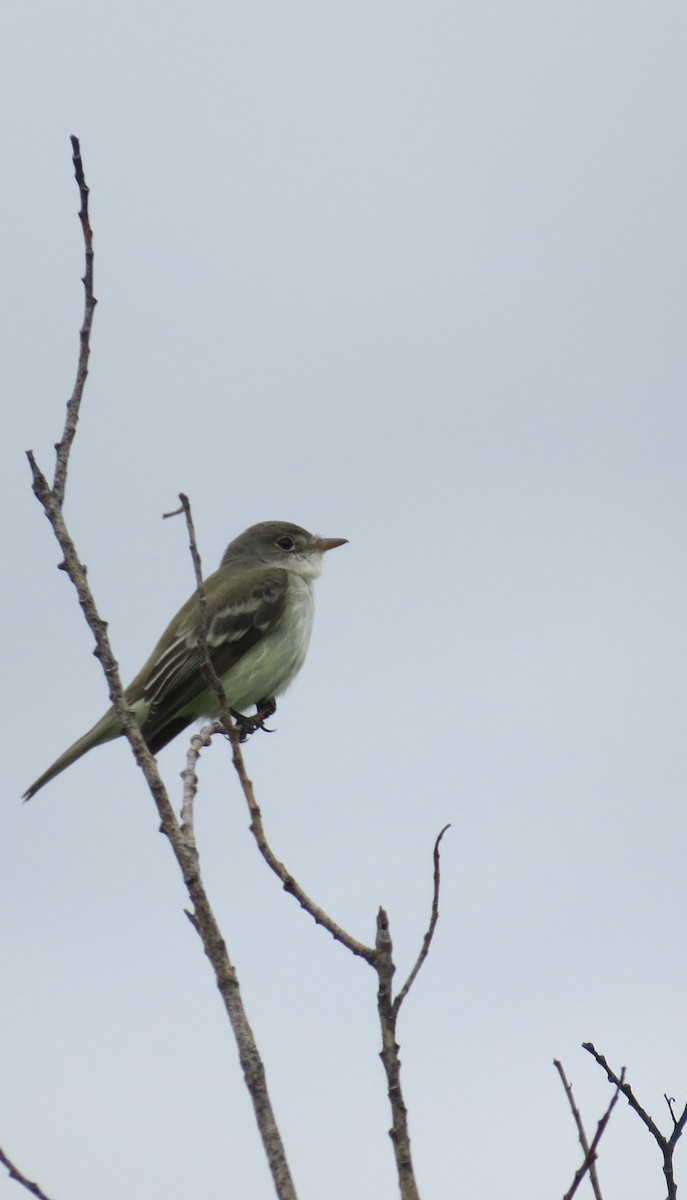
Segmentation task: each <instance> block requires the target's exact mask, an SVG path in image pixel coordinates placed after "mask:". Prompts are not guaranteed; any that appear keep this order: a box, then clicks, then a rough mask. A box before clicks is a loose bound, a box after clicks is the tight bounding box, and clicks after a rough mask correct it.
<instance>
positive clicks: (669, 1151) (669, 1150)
mask: <svg viewBox="0 0 687 1200" xmlns="http://www.w3.org/2000/svg"><path fill="white" fill-rule="evenodd" d="M582 1048H583V1050H586V1051H588V1053H589V1054H591V1056H592V1058H594V1059H595V1060H596V1062H597V1063H598V1064H599V1066H600V1067H602V1068H603V1070H604V1071H605V1072H606V1077H607V1078H608V1079H609V1080H610V1082H611V1083H613V1084H615V1086H616V1087H617V1088H618V1089H619V1090H620V1091H621V1092H622V1093H623V1096H624V1097H625V1099H626V1100H627V1102H628V1104H629V1105H630V1108H632V1109H634V1111H635V1112H636V1114H637V1116H638V1117H639V1119H640V1120H641V1121H642V1122H643V1123H644V1125H646V1127H647V1129H648V1130H649V1132H650V1134H651V1135H652V1137H653V1138H654V1140H655V1141H656V1143H657V1145H658V1147H659V1149H660V1151H661V1154H662V1156H663V1174H664V1176H665V1181H666V1186H667V1188H668V1198H667V1200H676V1197H677V1183H676V1182H675V1172H674V1169H673V1154H674V1152H675V1147H676V1145H677V1143H678V1141H679V1139H680V1137H681V1136H682V1132H683V1130H684V1128H685V1125H687V1104H686V1105H685V1107H684V1109H683V1110H682V1113H681V1114H680V1116H679V1117H678V1119H677V1121H676V1120H675V1117H674V1116H673V1112H672V1108H671V1116H672V1117H673V1132H672V1133H671V1135H670V1137H669V1138H667V1137H665V1135H664V1134H662V1133H661V1131H660V1129H659V1128H658V1125H656V1123H655V1121H653V1120H652V1119H651V1117H650V1116H649V1114H648V1112H647V1111H646V1109H645V1108H642V1105H641V1104H640V1103H639V1100H638V1099H637V1097H636V1096H635V1094H634V1092H633V1091H632V1088H631V1087H630V1085H629V1083H625V1068H623V1071H622V1073H621V1076H620V1079H619V1078H618V1076H617V1075H616V1073H615V1071H613V1070H612V1069H611V1067H609V1065H608V1063H607V1062H606V1059H605V1058H604V1056H603V1054H599V1052H598V1051H597V1050H596V1048H595V1047H594V1045H593V1044H592V1042H583V1043H582ZM669 1107H670V1106H669Z"/></svg>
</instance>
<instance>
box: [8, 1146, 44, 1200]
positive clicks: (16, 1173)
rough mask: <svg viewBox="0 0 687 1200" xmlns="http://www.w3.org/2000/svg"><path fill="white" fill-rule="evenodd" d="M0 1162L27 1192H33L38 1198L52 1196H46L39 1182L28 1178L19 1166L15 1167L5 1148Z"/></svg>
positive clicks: (41, 1199)
mask: <svg viewBox="0 0 687 1200" xmlns="http://www.w3.org/2000/svg"><path fill="white" fill-rule="evenodd" d="M0 1163H1V1164H2V1166H3V1167H6V1168H7V1170H8V1171H9V1176H10V1179H14V1180H15V1181H16V1182H17V1183H20V1184H21V1186H22V1187H24V1188H26V1190H27V1192H31V1195H32V1196H37V1197H38V1200H50V1197H49V1196H46V1194H45V1192H44V1191H43V1190H42V1189H41V1188H39V1186H38V1184H37V1183H32V1182H31V1180H30V1179H27V1178H26V1175H22V1173H21V1171H20V1170H19V1168H18V1167H15V1165H14V1163H13V1162H12V1161H11V1160H10V1159H9V1158H8V1157H7V1155H6V1154H5V1152H4V1150H0Z"/></svg>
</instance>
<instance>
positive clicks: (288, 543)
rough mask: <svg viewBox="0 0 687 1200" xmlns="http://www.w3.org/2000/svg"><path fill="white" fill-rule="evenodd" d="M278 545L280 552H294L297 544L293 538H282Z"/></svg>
mask: <svg viewBox="0 0 687 1200" xmlns="http://www.w3.org/2000/svg"><path fill="white" fill-rule="evenodd" d="M277 545H278V546H279V549H280V550H293V548H294V546H295V545H296V543H295V542H294V540H293V538H291V537H280V538H277Z"/></svg>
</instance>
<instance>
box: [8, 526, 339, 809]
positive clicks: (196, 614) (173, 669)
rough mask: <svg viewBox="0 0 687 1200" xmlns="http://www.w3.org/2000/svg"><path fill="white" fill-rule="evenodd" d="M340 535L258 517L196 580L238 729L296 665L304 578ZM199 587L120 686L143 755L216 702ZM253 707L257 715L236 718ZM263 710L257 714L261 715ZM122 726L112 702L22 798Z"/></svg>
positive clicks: (308, 622) (318, 567) (306, 624)
mask: <svg viewBox="0 0 687 1200" xmlns="http://www.w3.org/2000/svg"><path fill="white" fill-rule="evenodd" d="M347 541H348V539H347V538H325V537H320V536H319V535H318V534H313V533H309V532H308V531H307V529H303V528H301V526H300V525H293V524H291V522H289V521H262V522H260V523H259V524H258V525H251V526H250V528H249V529H246V530H245V531H244V532H243V533H241V534H239V536H238V537H237V538H235V539H234V541H233V542H230V543H229V545H228V546H227V549H226V550H225V552H224V555H223V557H222V561H221V563H220V566H219V568H218V570H217V571H215V572H214V573H213V574H212V575H210V576H209V577H208V578H207V579H206V580H205V581H204V591H205V596H206V599H207V608H206V620H207V644H208V650H209V652H210V658H211V660H212V664H213V666H214V669H215V671H216V673H217V675H218V676H219V678H220V679H221V681H222V684H223V686H224V691H225V694H226V697H227V702H228V704H229V706H230V708H231V709H232V712H233V713H234V715H235V716H236V717H238V719H239V721H241V720H242V719H243V720H244V721H245V722H246V723H247V724H246V725H245V726H244V728H250V727H251V726H250V722H252V723H253V724H252V728H258V727H261V726H262V721H263V720H264V718H265V716H266V715H271V713H272V712H274V710H275V708H276V704H275V698H276V697H277V696H279V695H281V693H282V692H284V691H285V690H286V688H287V687H288V686H289V684H290V683H291V682H292V681H293V679H294V678H295V676H296V675H297V674H298V672H299V671H300V669H301V667H302V666H303V662H304V660H305V656H306V653H307V650H308V643H309V642H310V634H311V631H312V623H313V616H314V596H313V582H314V580H315V579H316V578H317V577H318V575H320V573H321V571H322V559H323V555H324V554H325V553H326V551H328V550H333V549H335V547H337V546H343V545H345V544H346V542H347ZM200 630H201V616H200V604H199V597H198V593H197V592H194V594H193V595H192V596H191V597H189V599H188V600H187V601H186V603H185V604H184V605H183V606H182V607H181V608H180V609H179V612H178V613H177V614H176V616H175V617H174V618H173V619H172V620H171V621H170V623H169V625H168V626H167V628H166V630H165V632H164V633H163V634H162V637H161V638H160V640H159V641H158V643H157V645H156V647H155V649H154V650H153V652H152V654H151V655H150V657H149V659H148V660H147V662H146V663H145V664H144V666H143V667H142V668H141V670H140V671H139V673H138V675H137V676H136V678H135V679H134V680H133V682H132V683H130V684H129V686H128V687H127V688H126V689H125V691H124V696H125V698H126V701H127V703H128V704H129V705H130V706H131V708H132V709H133V711H134V714H135V717H136V720H137V721H138V724H139V726H140V729H141V733H142V734H143V737H144V738H145V741H146V744H147V746H148V749H149V750H150V751H151V753H152V754H157V753H158V751H160V750H162V748H163V747H164V746H166V745H167V743H168V742H170V741H171V740H172V739H173V738H175V737H176V736H177V734H179V733H181V732H182V730H184V729H186V727H187V726H188V725H190V724H191V723H192V722H193V721H195V720H197V719H198V718H200V717H216V716H217V715H218V712H219V702H218V699H217V695H216V693H215V691H214V689H212V688H210V687H209V686H208V684H207V683H206V681H205V678H204V676H203V670H202V659H201V652H200V649H199V646H198V638H199V635H200ZM254 705H255V706H257V708H258V718H257V719H256V718H250V717H242V714H244V713H245V710H246V709H250V708H251V707H252V706H254ZM260 718H262V719H260ZM122 732H123V728H122V722H121V720H120V718H119V717H118V716H117V713H116V712H115V709H114V707H112V708H109V709H108V711H107V712H106V713H105V714H104V716H102V717H101V718H100V720H99V721H97V722H96V724H95V725H94V726H93V728H92V729H89V731H88V733H85V734H84V735H83V737H80V738H79V739H78V740H77V741H76V742H74V743H73V745H71V746H70V747H69V748H68V749H67V750H65V752H64V754H61V755H60V757H59V758H58V759H56V761H55V762H54V763H53V764H52V766H51V767H48V769H47V771H44V772H43V774H42V775H40V776H39V777H38V779H37V780H36V781H35V782H34V783H32V784H31V786H30V787H29V788H27V790H26V792H25V793H24V796H23V799H24V800H30V799H31V797H32V796H35V794H36V792H38V791H39V790H40V789H41V788H42V787H44V786H45V784H46V783H49V782H50V780H51V779H54V778H55V776H56V775H59V774H60V773H61V772H62V771H64V770H65V769H66V768H67V767H70V766H71V765H72V763H74V762H76V761H77V759H79V758H81V756H82V755H83V754H87V753H88V751H89V750H92V749H93V747H94V746H100V745H102V744H103V743H104V742H109V741H111V740H112V739H113V738H116V737H120V736H121V734H122Z"/></svg>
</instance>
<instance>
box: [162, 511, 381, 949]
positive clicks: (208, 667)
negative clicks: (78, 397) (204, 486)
mask: <svg viewBox="0 0 687 1200" xmlns="http://www.w3.org/2000/svg"><path fill="white" fill-rule="evenodd" d="M179 499H180V500H181V505H182V510H183V512H184V513H185V514H186V525H187V529H188V535H189V540H190V545H191V555H192V558H193V565H194V568H195V574H196V586H197V590H198V602H199V605H200V622H199V624H200V630H199V636H198V646H199V649H200V652H201V656H202V659H203V673H204V675H205V678H206V680H207V681H208V683H209V684H210V686H211V687H213V688H214V691H215V694H216V696H217V700H218V703H219V710H220V723H221V728H222V730H223V732H225V733H226V734H227V735H228V736H229V738H230V740H231V749H232V759H233V763H234V768H235V770H236V773H237V775H238V777H239V782H240V784H241V789H242V791H243V794H244V797H245V800H246V804H247V805H248V811H249V813H250V818H251V822H250V830H251V833H252V834H253V837H254V838H255V840H256V842H257V845H258V849H259V851H260V853H261V854H262V857H263V858H264V860H265V862H266V863H267V865H268V866H269V867H270V869H271V870H272V871H274V873H275V875H276V876H277V878H278V879H280V880H281V883H282V885H283V887H284V891H286V892H289V893H290V894H291V895H292V896H294V897H295V899H296V900H297V901H298V903H299V904H300V906H301V908H303V909H305V911H306V912H308V913H310V916H311V917H312V918H313V920H314V921H315V922H316V923H317V924H318V925H321V926H322V927H323V928H324V929H326V930H327V931H328V932H329V933H330V934H331V935H332V937H333V938H335V939H336V941H337V942H341V944H342V945H344V946H346V948H347V949H348V950H350V951H351V953H352V954H356V955H358V956H359V957H360V958H364V959H365V960H366V961H367V962H369V963H370V964H373V963H374V957H375V952H374V950H373V948H372V947H371V946H366V945H365V944H364V943H363V942H359V941H358V940H357V939H356V938H354V937H351V935H350V934H349V933H347V932H346V930H345V929H343V928H342V927H341V926H340V925H338V924H337V923H336V921H333V920H332V918H331V917H330V916H329V915H328V913H326V912H325V911H324V909H323V908H320V906H319V905H318V904H316V903H315V901H314V900H311V898H310V897H309V896H308V895H307V893H306V892H305V891H304V890H303V888H302V887H301V886H300V884H298V883H297V882H296V880H295V879H294V877H293V875H291V873H290V872H289V871H288V870H287V869H286V867H285V866H284V864H283V863H282V862H280V861H279V859H278V858H277V856H276V854H274V852H273V851H272V849H271V847H270V845H269V843H268V841H267V838H266V837H265V831H264V828H263V823H262V813H261V812H260V809H259V807H258V804H257V801H256V799H255V792H254V790H253V783H252V781H251V780H250V778H249V777H248V772H247V771H246V764H245V761H244V758H243V754H242V752H241V745H240V739H239V733H238V730H237V728H236V726H235V725H234V722H233V721H232V718H231V710H230V708H229V704H228V702H227V697H226V694H225V691H224V688H223V687H222V681H221V679H220V678H219V677H218V675H217V672H216V671H215V668H214V666H213V664H212V659H211V657H210V650H209V647H208V642H207V619H206V615H205V614H206V603H207V601H206V597H205V589H204V586H203V570H202V564H201V560H200V554H199V552H198V543H197V541H196V534H195V528H194V524H193V517H192V515H191V506H190V503H189V500H188V497H187V496H185V495H184V494H183V493H181V494H180V496H179ZM167 515H169V516H174V515H176V514H174V513H170V514H167ZM206 728H208V729H209V728H212V731H213V732H218V730H217V728H216V726H212V727H206Z"/></svg>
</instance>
